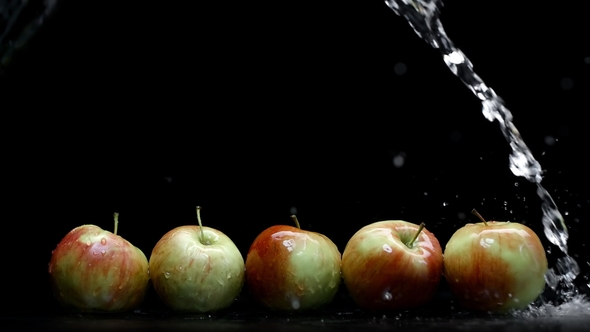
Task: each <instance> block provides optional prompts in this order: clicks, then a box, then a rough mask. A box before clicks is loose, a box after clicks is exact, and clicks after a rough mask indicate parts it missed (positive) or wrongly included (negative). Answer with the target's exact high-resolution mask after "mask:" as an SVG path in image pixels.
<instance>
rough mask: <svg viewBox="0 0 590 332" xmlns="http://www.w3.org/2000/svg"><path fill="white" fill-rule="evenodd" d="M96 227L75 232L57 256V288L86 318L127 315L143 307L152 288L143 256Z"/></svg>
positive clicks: (53, 267)
mask: <svg viewBox="0 0 590 332" xmlns="http://www.w3.org/2000/svg"><path fill="white" fill-rule="evenodd" d="M118 217H119V215H118V213H115V214H114V219H115V230H114V232H113V233H111V232H109V231H106V230H103V229H101V228H100V227H98V226H95V225H82V226H79V227H76V228H74V229H73V230H71V231H70V232H69V233H68V234H67V235H66V236H65V237H64V238H63V239H62V240H61V242H60V243H59V244H58V245H57V247H56V248H55V250H53V252H52V255H51V261H50V262H49V276H50V281H51V287H52V289H53V293H54V295H55V297H56V298H57V300H58V301H59V302H60V303H61V304H62V305H64V306H67V307H73V308H75V309H78V310H79V311H82V312H122V311H127V310H131V309H133V308H135V307H137V306H139V304H140V303H141V302H142V301H143V299H144V296H145V294H146V291H147V289H148V284H149V273H148V260H147V258H146V257H145V255H144V254H143V252H142V251H141V250H140V249H139V248H136V247H134V246H133V245H132V244H131V243H129V242H128V241H127V240H125V239H123V238H122V237H121V236H119V235H117V228H118V223H119V218H118Z"/></svg>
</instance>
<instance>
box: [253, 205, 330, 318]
mask: <svg viewBox="0 0 590 332" xmlns="http://www.w3.org/2000/svg"><path fill="white" fill-rule="evenodd" d="M291 218H292V219H293V221H294V222H295V224H296V225H297V227H293V226H285V225H276V226H272V227H269V228H267V229H266V230H264V231H263V232H262V233H260V234H259V235H258V236H257V237H256V239H255V240H254V242H252V245H251V246H250V250H249V251H248V255H247V257H246V284H247V287H248V289H249V291H250V294H251V295H252V297H253V298H254V299H255V300H256V301H258V302H259V303H261V304H262V305H263V306H265V307H267V308H269V309H271V310H276V311H302V310H313V309H317V308H319V307H321V306H323V305H325V304H327V303H329V302H331V301H332V299H333V298H334V296H335V295H336V291H337V290H338V286H339V285H340V278H341V277H340V259H341V255H340V252H339V251H338V248H337V247H336V245H335V244H334V243H333V242H332V241H331V240H330V239H329V238H327V237H326V236H324V235H322V234H319V233H316V232H311V231H306V230H302V229H301V228H300V226H299V222H298V221H297V217H295V216H294V215H293V216H291Z"/></svg>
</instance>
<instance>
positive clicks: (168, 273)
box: [164, 271, 170, 279]
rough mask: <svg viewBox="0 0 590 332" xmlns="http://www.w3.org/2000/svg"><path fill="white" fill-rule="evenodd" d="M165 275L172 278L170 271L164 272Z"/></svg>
mask: <svg viewBox="0 0 590 332" xmlns="http://www.w3.org/2000/svg"><path fill="white" fill-rule="evenodd" d="M164 277H165V278H166V279H168V278H170V272H168V271H166V272H164Z"/></svg>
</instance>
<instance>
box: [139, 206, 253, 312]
mask: <svg viewBox="0 0 590 332" xmlns="http://www.w3.org/2000/svg"><path fill="white" fill-rule="evenodd" d="M200 210H201V207H200V206H197V219H198V222H199V226H196V225H187V226H179V227H176V228H174V229H172V230H170V231H169V232H168V233H166V234H165V235H164V236H162V238H161V239H160V240H159V241H158V243H157V244H156V246H155V247H154V249H153V251H152V254H151V256H150V260H149V266H150V275H151V278H152V284H153V286H154V289H155V290H156V293H157V294H158V296H159V297H160V299H161V300H162V301H163V302H164V303H165V304H166V305H167V306H168V307H170V308H172V309H173V310H177V311H184V312H193V313H205V312H215V311H217V310H221V309H225V308H227V307H229V306H230V305H231V304H232V303H233V302H234V301H235V299H236V298H237V296H238V294H239V293H240V291H241V289H242V286H243V285H244V258H243V257H242V254H241V253H240V251H239V250H238V248H237V247H236V245H235V244H234V242H233V241H232V240H231V239H230V238H229V237H228V236H227V235H225V234H224V233H222V232H221V231H219V230H217V229H214V228H211V227H203V223H202V221H201V214H200Z"/></svg>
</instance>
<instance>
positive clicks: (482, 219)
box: [471, 209, 488, 226]
mask: <svg viewBox="0 0 590 332" xmlns="http://www.w3.org/2000/svg"><path fill="white" fill-rule="evenodd" d="M471 213H473V214H475V215H476V216H477V217H478V218H479V220H481V221H483V224H484V225H486V226H487V225H488V222H487V221H486V220H485V219H484V218H483V217H482V216H481V214H479V212H477V211H476V210H475V209H473V210H471Z"/></svg>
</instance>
